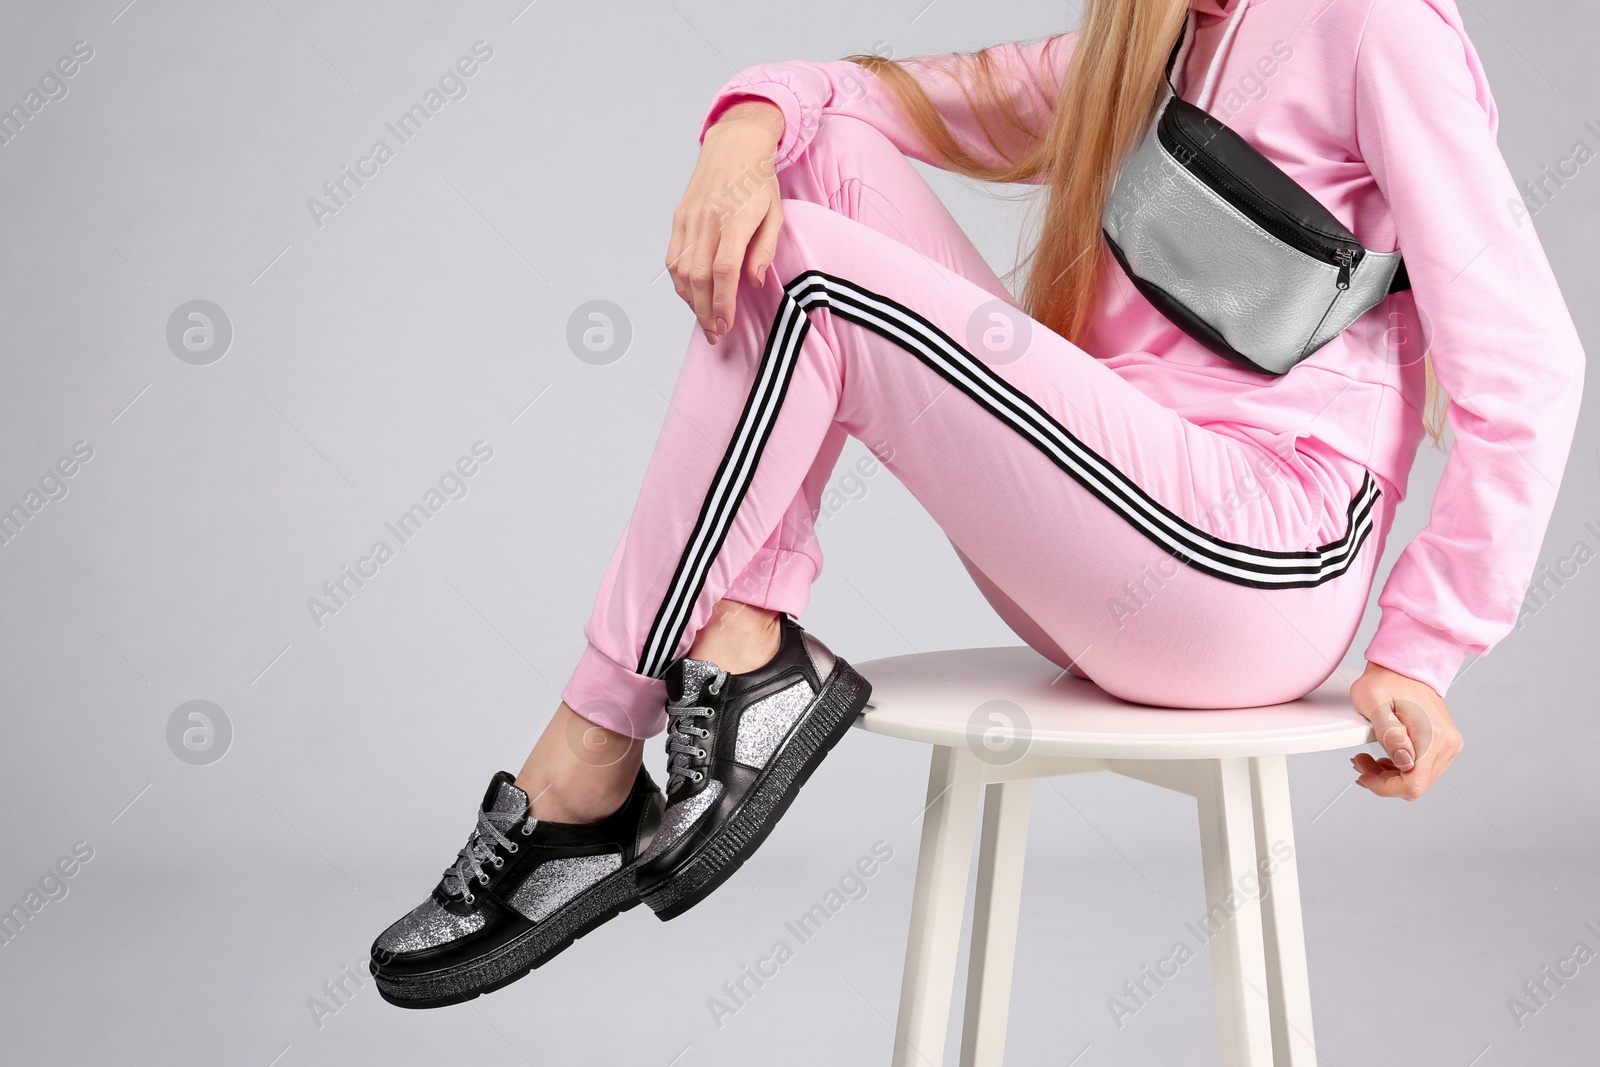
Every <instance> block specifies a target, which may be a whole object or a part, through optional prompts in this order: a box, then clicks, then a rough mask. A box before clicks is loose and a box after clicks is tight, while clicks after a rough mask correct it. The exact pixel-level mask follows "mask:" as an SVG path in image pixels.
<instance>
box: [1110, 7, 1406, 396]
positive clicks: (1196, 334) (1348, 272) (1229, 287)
mask: <svg viewBox="0 0 1600 1067" xmlns="http://www.w3.org/2000/svg"><path fill="white" fill-rule="evenodd" d="M1247 6H1249V3H1248V0H1236V3H1235V7H1234V12H1233V14H1232V15H1231V16H1230V21H1229V24H1228V27H1227V29H1226V31H1225V33H1224V37H1223V39H1222V41H1221V42H1220V43H1219V44H1218V47H1217V52H1216V55H1215V57H1213V59H1212V62H1211V69H1210V70H1208V71H1207V73H1206V79H1205V83H1204V85H1203V86H1202V88H1201V92H1200V97H1199V99H1201V100H1204V99H1205V94H1206V91H1207V89H1209V87H1210V85H1211V82H1212V78H1213V77H1214V76H1215V74H1216V72H1217V68H1218V66H1219V64H1220V60H1221V57H1222V54H1223V51H1224V50H1225V49H1226V47H1227V44H1228V41H1229V39H1230V38H1231V37H1232V34H1233V32H1234V30H1235V29H1237V27H1238V19H1239V15H1240V14H1241V13H1242V12H1243V10H1244V8H1246V7H1247ZM1194 18H1195V12H1194V9H1193V8H1191V9H1190V10H1189V13H1188V16H1187V18H1186V20H1185V24H1184V29H1183V31H1182V32H1181V33H1180V34H1179V37H1178V43H1177V44H1175V45H1174V46H1173V55H1172V56H1171V57H1169V58H1168V61H1167V74H1166V92H1165V95H1164V97H1163V99H1162V102H1161V104H1160V106H1159V107H1158V108H1157V109H1156V112H1155V115H1154V117H1153V118H1152V120H1151V122H1150V124H1149V127H1148V128H1147V130H1146V132H1145V134H1144V135H1143V137H1142V138H1141V139H1140V141H1139V143H1138V144H1137V145H1136V146H1135V147H1134V149H1133V150H1132V151H1131V152H1130V153H1129V155H1128V157H1127V159H1126V160H1125V161H1124V162H1123V164H1122V167H1121V169H1120V170H1119V172H1118V175H1117V180H1116V184H1115V185H1114V187H1113V189H1112V193H1111V197H1110V199H1109V201H1108V202H1107V204H1106V210H1105V214H1104V217H1103V218H1102V220H1101V226H1102V229H1103V232H1104V233H1105V237H1106V241H1107V243H1108V244H1109V245H1110V246H1111V251H1112V254H1113V255H1114V256H1115V257H1116V260H1117V262H1118V264H1120V265H1121V267H1122V269H1123V271H1124V272H1126V273H1127V275H1128V277H1129V279H1130V280H1131V281H1132V282H1133V284H1134V286H1135V288H1137V289H1138V290H1139V292H1140V293H1141V294H1142V295H1143V296H1144V297H1145V299H1147V300H1149V301H1150V303H1151V304H1153V305H1154V306H1155V307H1156V308H1157V310H1159V311H1160V312H1161V313H1162V314H1163V315H1165V316H1166V317H1167V318H1168V319H1170V320H1171V321H1172V322H1173V323H1174V324H1175V325H1177V326H1178V327H1179V328H1181V329H1182V330H1183V331H1184V332H1185V333H1187V334H1189V336H1191V337H1193V338H1195V339H1196V340H1197V341H1199V342H1200V343H1202V344H1204V345H1205V346H1206V347H1207V348H1209V349H1210V350H1211V351H1213V352H1215V353H1217V354H1218V355H1220V356H1223V357H1224V358H1226V359H1229V360H1232V361H1233V362H1235V363H1237V364H1239V365H1240V366H1243V367H1248V368H1249V369H1251V370H1255V371H1259V372H1261V373H1264V374H1271V375H1281V374H1285V373H1287V372H1288V371H1289V370H1290V369H1291V368H1292V367H1294V366H1295V365H1296V364H1297V363H1299V362H1300V361H1301V360H1303V359H1305V358H1306V357H1307V356H1309V355H1311V353H1313V352H1315V351H1316V350H1317V349H1318V348H1321V347H1322V346H1323V345H1325V344H1327V343H1328V342H1329V341H1331V340H1332V339H1333V338H1334V337H1336V336H1338V335H1339V333H1341V332H1342V331H1343V330H1345V329H1346V328H1347V327H1349V325H1350V324H1351V323H1353V322H1354V321H1355V320H1356V319H1357V318H1359V317H1360V316H1361V315H1363V314H1364V313H1366V312H1367V311H1368V310H1370V309H1371V308H1373V307H1374V306H1376V305H1377V304H1378V303H1379V302H1380V301H1382V300H1383V299H1384V297H1386V296H1387V295H1388V294H1389V293H1391V292H1398V291H1400V290H1402V289H1405V288H1408V287H1409V284H1410V283H1409V280H1408V279H1407V277H1406V274H1405V265H1404V263H1403V262H1402V261H1401V258H1400V250H1399V249H1398V248H1397V249H1395V250H1393V251H1389V252H1379V251H1374V250H1372V249H1369V248H1365V247H1363V246H1362V244H1361V242H1360V241H1358V240H1357V239H1356V237H1355V235H1354V234H1353V233H1351V232H1350V230H1349V229H1348V228H1346V227H1345V226H1344V224H1343V223H1341V222H1340V221H1339V220H1338V219H1337V218H1335V217H1334V216H1333V214H1332V213H1331V212H1329V211H1328V209H1327V208H1326V207H1324V206H1323V205H1322V203H1321V202H1320V201H1318V200H1317V199H1316V197H1314V196H1312V195H1311V193H1309V192H1307V191H1306V189H1305V188H1304V187H1303V186H1301V185H1300V184H1299V183H1298V182H1296V181H1295V180H1294V179H1293V178H1291V177H1289V175H1287V174H1285V173H1284V172H1283V171H1282V170H1281V169H1279V168H1278V166H1277V165H1276V164H1274V163H1273V162H1272V161H1271V160H1269V159H1267V158H1266V157H1265V156H1263V155H1262V154H1261V153H1260V152H1258V151H1256V149H1255V148H1254V147H1252V146H1251V145H1250V143H1249V142H1248V141H1246V140H1245V139H1244V138H1243V137H1241V136H1239V134H1238V133H1236V132H1235V131H1233V130H1232V129H1230V128H1229V127H1228V126H1227V124H1225V123H1224V122H1222V121H1221V120H1220V119H1218V118H1216V117H1215V116H1213V115H1211V114H1209V113H1207V112H1206V111H1205V110H1204V109H1202V108H1201V107H1198V106H1196V105H1194V104H1191V103H1189V102H1187V101H1185V100H1183V99H1181V98H1180V97H1179V96H1178V95H1177V92H1176V90H1175V89H1174V88H1173V85H1172V68H1173V66H1174V65H1175V64H1178V65H1181V62H1182V59H1183V57H1184V56H1187V54H1188V45H1189V43H1191V42H1192V40H1193V32H1192V29H1193V28H1192V25H1191V24H1192V23H1193V21H1194Z"/></svg>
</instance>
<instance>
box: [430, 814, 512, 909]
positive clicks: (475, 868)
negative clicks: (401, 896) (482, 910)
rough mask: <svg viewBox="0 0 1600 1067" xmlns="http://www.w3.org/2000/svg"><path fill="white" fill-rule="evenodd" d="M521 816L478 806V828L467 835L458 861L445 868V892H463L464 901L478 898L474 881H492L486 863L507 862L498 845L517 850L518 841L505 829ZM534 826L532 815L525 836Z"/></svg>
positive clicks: (509, 849)
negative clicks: (474, 893)
mask: <svg viewBox="0 0 1600 1067" xmlns="http://www.w3.org/2000/svg"><path fill="white" fill-rule="evenodd" d="M521 818H522V816H521V815H519V814H517V813H516V812H514V811H485V810H483V809H482V808H480V809H478V828H477V829H476V830H474V831H473V832H472V836H471V837H469V838H467V844H466V847H465V848H463V849H462V850H461V851H460V852H457V853H456V861H455V862H454V863H452V864H451V865H450V866H449V867H446V868H445V872H444V889H445V892H446V893H449V894H450V895H451V896H457V895H459V896H460V897H461V899H462V900H463V901H464V902H466V903H468V904H471V903H472V901H473V899H474V897H473V893H472V889H471V885H472V883H473V882H474V881H476V882H478V883H479V884H486V883H487V882H488V881H489V875H488V873H487V872H485V871H484V869H483V865H484V863H485V862H487V861H491V860H492V861H493V864H492V865H493V866H495V867H504V866H505V864H506V861H505V860H504V859H502V858H500V857H499V856H497V855H495V851H494V846H495V845H499V846H500V847H501V848H503V849H505V850H506V851H507V852H515V851H517V843H516V842H515V841H513V840H511V838H509V837H507V836H506V835H505V833H504V832H503V831H506V830H509V829H511V827H513V826H515V825H516V823H517V820H519V819H521ZM533 826H534V820H533V819H532V818H530V819H528V821H527V823H526V824H524V825H523V827H522V836H523V837H527V836H528V835H529V834H531V833H533Z"/></svg>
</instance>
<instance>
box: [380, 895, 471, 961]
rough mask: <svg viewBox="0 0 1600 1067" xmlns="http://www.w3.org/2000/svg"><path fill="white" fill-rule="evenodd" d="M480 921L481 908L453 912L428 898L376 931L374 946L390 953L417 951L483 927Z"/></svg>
mask: <svg viewBox="0 0 1600 1067" xmlns="http://www.w3.org/2000/svg"><path fill="white" fill-rule="evenodd" d="M483 923H484V918H483V912H482V911H474V912H471V913H470V914H467V915H457V914H456V913H455V912H453V911H448V910H446V909H444V908H441V907H440V906H439V904H438V902H437V901H435V900H434V899H433V898H432V897H429V898H428V899H427V900H424V901H423V902H422V903H421V904H418V905H417V906H416V907H415V908H412V909H411V911H410V912H409V913H407V914H406V915H405V916H403V917H402V918H401V919H400V920H399V921H398V922H396V923H395V924H394V925H392V926H390V927H389V929H387V930H385V931H384V932H383V933H381V934H379V935H378V945H377V947H378V948H379V949H381V950H383V951H384V952H388V953H391V954H394V955H398V954H399V953H402V952H420V951H422V950H423V949H426V948H434V947H436V946H439V945H443V944H445V943H446V942H449V941H454V940H456V939H457V938H461V937H466V936H467V935H468V934H470V933H475V932H476V931H478V930H481V929H483Z"/></svg>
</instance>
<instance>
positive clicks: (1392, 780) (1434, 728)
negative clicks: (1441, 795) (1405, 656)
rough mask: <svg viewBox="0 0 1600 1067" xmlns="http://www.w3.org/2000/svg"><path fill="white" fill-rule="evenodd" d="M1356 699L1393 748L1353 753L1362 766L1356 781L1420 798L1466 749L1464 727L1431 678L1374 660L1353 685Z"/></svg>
mask: <svg viewBox="0 0 1600 1067" xmlns="http://www.w3.org/2000/svg"><path fill="white" fill-rule="evenodd" d="M1350 702H1351V703H1352V704H1354V705H1355V708H1356V710H1357V711H1359V712H1360V713H1361V714H1362V715H1364V716H1366V718H1367V720H1368V721H1369V722H1371V723H1372V731H1373V733H1374V734H1376V735H1377V738H1378V743H1379V744H1381V745H1382V746H1383V748H1384V751H1385V752H1387V753H1388V755H1387V756H1385V757H1384V758H1383V759H1373V758H1372V756H1371V755H1370V754H1368V753H1366V752H1360V753H1357V754H1356V755H1355V756H1352V757H1351V759H1350V763H1351V764H1352V765H1353V766H1354V767H1355V769H1356V770H1358V771H1360V772H1361V777H1359V778H1357V779H1356V784H1357V785H1360V786H1364V787H1366V788H1367V789H1369V790H1371V791H1372V792H1374V793H1376V794H1378V795H1379V796H1381V797H1404V798H1405V799H1407V800H1416V799H1417V798H1418V797H1420V796H1421V795H1422V794H1423V793H1425V792H1427V789H1428V787H1429V786H1431V785H1432V784H1433V783H1434V782H1436V781H1438V780H1439V776H1440V775H1442V774H1443V773H1444V769H1445V768H1446V767H1448V766H1450V761H1451V760H1453V759H1455V758H1456V756H1457V755H1459V754H1460V752H1461V745H1462V741H1461V731H1459V730H1457V729H1456V724H1455V722H1454V720H1452V719H1451V718H1450V709H1449V708H1447V707H1445V704H1444V700H1443V698H1441V697H1440V696H1439V694H1438V693H1436V692H1435V691H1434V689H1433V687H1432V686H1431V685H1428V684H1427V683H1426V682H1419V681H1417V680H1416V679H1415V678H1410V677H1407V676H1406V675H1404V674H1401V673H1399V672H1398V671H1392V670H1390V669H1389V668H1388V667H1380V666H1379V665H1378V664H1376V663H1370V662H1369V663H1368V664H1367V669H1366V670H1365V671H1364V672H1362V675H1361V677H1360V678H1357V679H1356V680H1355V682H1354V683H1353V684H1352V685H1351V686H1350Z"/></svg>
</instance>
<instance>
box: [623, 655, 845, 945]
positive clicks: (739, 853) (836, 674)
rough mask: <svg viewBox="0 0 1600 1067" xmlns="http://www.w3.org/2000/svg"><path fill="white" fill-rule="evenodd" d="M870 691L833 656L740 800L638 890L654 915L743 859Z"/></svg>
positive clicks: (701, 892)
mask: <svg viewBox="0 0 1600 1067" xmlns="http://www.w3.org/2000/svg"><path fill="white" fill-rule="evenodd" d="M871 695H872V683H871V682H868V681H867V680H866V679H865V678H863V677H862V676H861V675H860V674H858V673H857V672H856V670H855V668H853V667H851V666H850V664H848V663H846V662H845V661H844V660H842V659H835V660H834V668H833V673H831V674H830V675H829V676H828V680H827V681H826V682H824V683H823V686H822V691H821V692H820V693H818V694H817V706H816V707H815V708H814V709H812V711H811V712H809V713H808V714H807V715H806V716H805V717H804V718H803V719H801V720H800V722H798V723H796V724H795V726H794V728H793V730H791V731H790V733H789V736H788V737H786V738H784V741H783V744H782V745H781V746H779V748H778V750H777V751H776V752H774V753H773V754H772V758H771V760H769V761H768V763H767V765H766V767H765V768H763V769H762V771H761V774H760V775H759V776H758V777H757V778H756V781H755V784H754V785H753V786H751V788H750V792H749V794H747V795H746V796H745V798H744V802H743V803H741V804H740V805H739V807H738V808H736V809H735V810H734V812H733V814H732V815H731V816H729V817H728V819H727V821H726V822H724V823H723V824H722V825H720V826H718V827H717V828H716V829H715V830H713V831H712V832H711V833H709V834H707V835H705V836H704V838H703V839H702V840H701V841H700V843H699V847H697V848H696V849H695V850H694V851H693V852H691V853H690V854H689V855H688V856H687V857H686V858H685V859H684V860H683V861H682V862H680V863H679V864H678V866H677V867H676V868H675V869H674V870H673V871H672V872H671V873H670V874H667V875H665V876H663V877H661V878H660V879H659V880H657V881H655V882H653V883H652V884H650V885H647V886H645V887H644V889H643V890H642V892H641V894H640V895H641V897H642V898H643V900H644V902H645V904H646V905H648V906H649V908H650V910H651V911H653V912H655V914H656V917H657V918H658V919H661V920H663V921H665V920H667V919H674V918H677V917H678V916H679V915H682V914H683V913H684V912H686V911H688V910H689V909H690V908H692V907H694V906H695V905H696V904H698V903H700V901H702V900H704V899H705V898H706V897H707V896H709V895H710V894H711V892H712V891H713V890H715V889H716V888H717V887H718V886H720V885H721V884H722V883H723V882H726V881H727V880H728V879H729V878H731V877H732V876H733V874H734V872H736V871H737V870H738V869H739V868H740V867H742V866H743V865H744V861H745V860H747V859H749V858H750V857H751V855H752V854H754V852H755V850H756V849H757V848H759V847H760V845H761V843H762V842H763V841H765V840H766V839H767V835H768V834H770V833H771V832H772V828H773V827H774V826H776V825H777V824H778V820H779V819H780V818H782V817H783V813H784V812H786V811H788V810H789V805H790V804H791V803H792V802H793V801H794V798H795V795H796V794H798V793H799V792H800V787H801V786H802V785H804V784H805V783H806V780H807V779H808V778H810V777H811V773H812V772H813V771H815V770H816V769H817V767H818V766H819V765H820V764H821V763H822V760H823V757H825V756H826V755H827V754H828V753H829V752H830V751H831V750H832V749H833V746H834V745H836V744H838V743H839V739H840V738H841V737H843V736H844V735H845V732H846V731H848V730H849V729H850V726H851V724H852V723H854V722H855V720H856V717H857V716H859V715H860V714H861V712H862V709H863V708H865V707H866V704H867V698H868V697H870V696H871Z"/></svg>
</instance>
